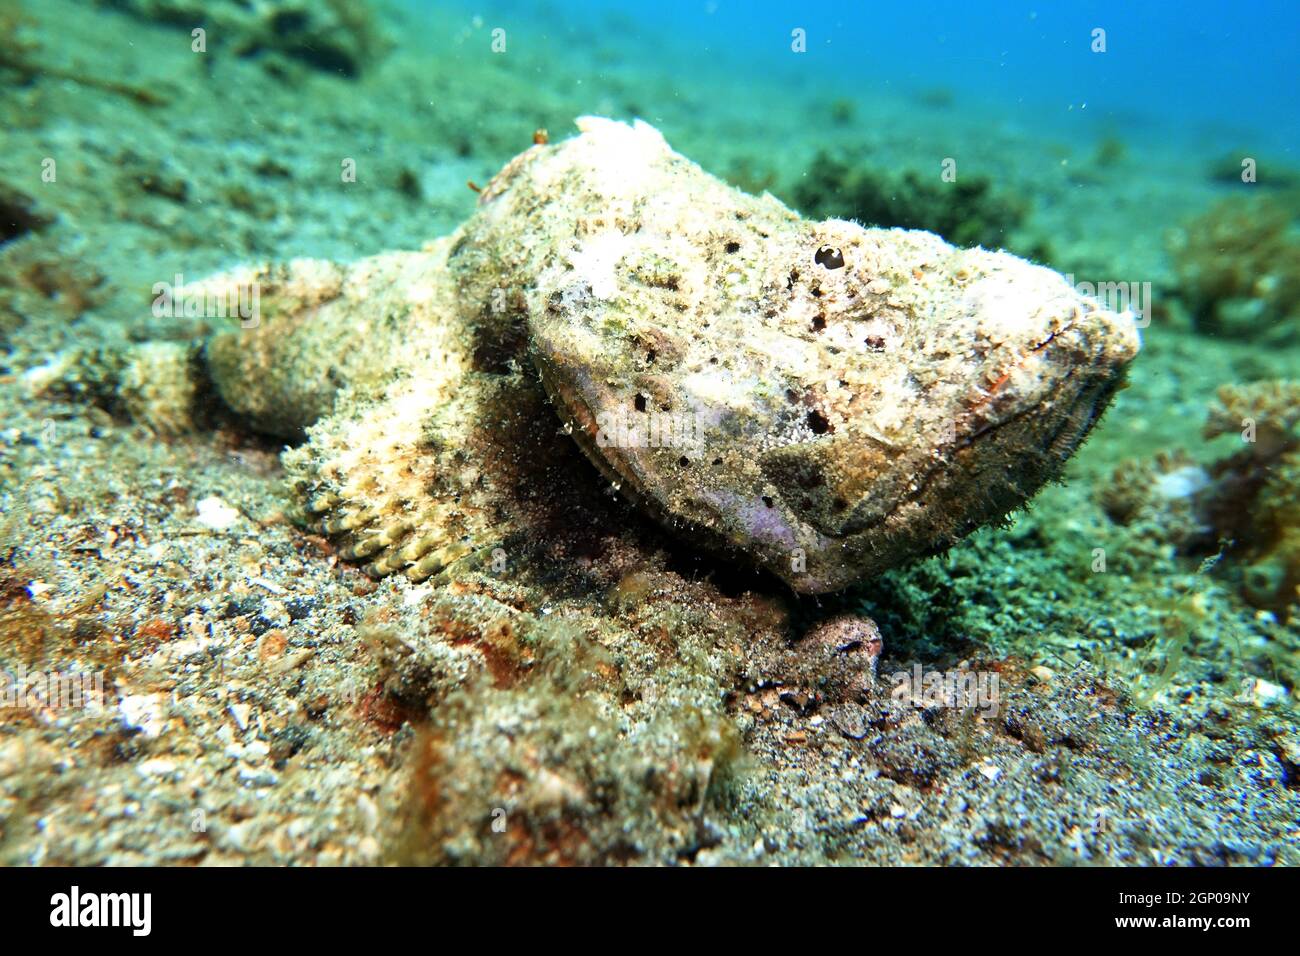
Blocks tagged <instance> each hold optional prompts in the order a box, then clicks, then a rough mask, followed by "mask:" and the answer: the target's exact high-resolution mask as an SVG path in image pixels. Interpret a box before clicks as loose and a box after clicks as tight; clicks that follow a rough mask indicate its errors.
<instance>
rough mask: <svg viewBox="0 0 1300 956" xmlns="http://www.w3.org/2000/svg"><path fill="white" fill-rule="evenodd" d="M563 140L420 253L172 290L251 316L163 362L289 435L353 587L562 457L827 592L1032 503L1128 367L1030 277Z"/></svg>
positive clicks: (629, 154) (523, 496) (422, 550)
mask: <svg viewBox="0 0 1300 956" xmlns="http://www.w3.org/2000/svg"><path fill="white" fill-rule="evenodd" d="M578 127H579V130H580V133H579V135H578V136H576V137H574V138H572V139H569V140H567V141H565V142H561V143H558V144H545V143H543V144H538V145H534V146H533V147H532V148H530V149H529V150H527V151H526V152H524V153H522V154H521V155H519V156H518V157H516V158H515V159H513V160H512V161H511V162H510V163H509V164H508V165H507V166H506V167H505V168H504V169H503V170H502V171H501V172H500V173H499V174H498V175H497V176H496V178H495V179H493V180H492V182H491V183H490V184H489V185H488V186H487V187H485V188H484V189H483V191H482V193H481V194H480V198H479V204H478V209H477V211H476V212H475V213H474V215H473V216H472V217H471V218H470V219H469V220H468V221H467V222H466V223H465V224H464V225H463V226H462V227H461V228H460V229H458V230H457V231H456V232H455V233H454V234H452V235H451V236H448V237H445V238H443V239H439V240H435V241H433V242H431V243H430V244H428V245H427V246H426V247H425V248H424V249H422V250H419V251H413V252H395V253H385V254H382V255H378V256H375V257H372V258H369V259H363V260H361V261H358V262H355V263H352V264H348V265H338V264H334V263H329V262H323V261H318V260H296V261H293V262H290V263H288V264H284V265H277V266H250V267H247V268H244V269H239V270H235V271H234V272H230V273H225V274H223V275H220V276H216V277H214V278H212V279H209V280H206V281H205V282H203V283H199V284H197V285H195V286H193V287H186V289H185V292H186V294H190V295H207V296H221V295H230V294H232V293H233V292H234V291H235V290H236V289H238V288H240V287H242V286H247V285H248V284H250V283H251V284H255V285H256V287H257V288H258V290H259V293H260V296H259V298H260V314H259V316H258V317H257V320H256V322H244V323H242V325H244V326H251V327H241V328H234V327H232V328H230V329H229V330H227V331H223V332H221V333H220V334H218V335H216V336H215V337H214V338H212V339H211V340H210V341H208V342H207V343H206V344H205V345H204V346H203V347H202V349H201V352H200V353H199V356H198V361H197V362H194V361H192V360H191V358H188V357H187V358H186V362H185V365H186V367H187V368H193V367H194V366H195V365H197V366H199V367H200V368H201V369H202V371H203V374H204V375H205V376H206V378H207V379H208V380H209V381H210V382H211V383H212V385H213V386H215V389H216V391H217V392H218V393H219V395H220V397H221V399H222V400H223V401H224V402H225V403H226V405H228V406H229V408H230V409H232V410H233V411H234V412H236V413H238V414H240V415H242V416H244V417H245V419H246V420H247V421H248V422H249V423H250V424H252V425H253V426H254V427H256V428H260V429H262V430H265V431H268V432H271V433H274V434H279V435H285V436H302V435H305V436H306V438H307V441H306V442H305V443H303V444H301V445H299V446H298V447H296V448H293V449H291V450H289V451H287V452H286V453H285V464H286V467H287V469H288V471H289V473H290V475H291V476H292V479H293V482H294V484H295V487H296V490H297V494H298V495H299V496H300V498H301V501H302V503H303V505H304V515H305V518H304V520H307V521H309V522H311V523H312V524H313V525H315V526H317V527H319V528H320V530H322V531H323V532H324V533H325V534H327V535H329V536H330V537H332V538H334V539H335V540H336V541H337V542H338V543H339V544H340V547H341V550H342V553H343V554H344V556H345V557H347V558H349V559H351V560H355V561H358V562H363V563H364V564H365V567H366V568H367V570H368V571H369V572H370V573H372V574H374V575H377V576H382V575H387V574H392V573H398V572H400V573H404V574H406V575H407V576H408V577H409V578H411V579H412V580H422V579H426V578H428V577H430V576H432V575H434V574H437V573H438V572H440V571H442V570H444V569H445V568H447V567H448V566H450V565H452V564H453V563H454V562H456V561H457V560H458V559H460V558H462V557H463V556H465V555H466V554H469V553H472V552H475V551H476V550H480V549H482V548H484V547H488V546H490V545H491V544H492V543H493V542H494V541H496V540H498V538H499V534H500V529H501V528H502V527H504V526H508V525H510V524H511V523H512V522H514V523H516V524H517V523H518V522H519V521H520V520H521V518H520V509H521V508H522V509H525V510H526V509H527V508H528V507H529V505H528V502H529V501H532V500H535V499H536V498H538V496H542V497H544V496H545V495H546V494H549V493H550V491H548V482H555V481H562V480H563V478H562V476H561V477H558V478H557V477H556V476H555V474H554V472H553V470H548V469H549V468H550V465H549V464H548V455H549V454H550V452H549V448H550V446H551V445H553V444H554V443H557V442H559V443H564V442H569V441H576V442H577V444H578V446H580V447H581V449H582V451H583V452H585V454H586V456H587V457H588V458H589V459H590V461H591V463H592V464H593V465H594V466H595V467H596V468H598V469H599V470H600V471H601V472H602V473H603V474H604V475H605V476H606V477H607V478H608V480H609V482H611V483H612V485H613V486H614V487H615V488H617V489H618V492H619V493H620V494H622V495H624V496H626V497H627V498H628V499H630V500H632V501H633V502H635V503H636V505H637V506H638V507H639V508H641V509H642V510H643V511H644V512H645V513H646V514H648V515H650V516H652V517H653V518H654V519H656V520H657V521H658V522H660V523H662V524H663V525H664V526H665V527H667V528H669V529H671V531H672V532H674V533H675V534H677V535H680V536H683V537H685V538H688V539H690V540H692V541H694V542H698V543H700V544H702V545H704V546H705V547H707V548H708V549H710V550H712V551H713V552H716V553H720V554H723V555H726V554H731V555H743V556H745V557H746V558H747V559H748V560H750V561H752V562H753V563H755V564H757V565H758V566H760V567H763V568H766V569H767V570H769V571H771V572H772V573H773V574H775V575H777V576H778V577H780V578H782V579H783V580H785V581H786V582H787V583H788V584H789V585H790V586H791V587H792V588H793V589H794V590H796V591H799V592H805V593H819V592H826V591H832V590H835V589H839V588H842V587H845V586H846V585H849V584H852V583H853V582H856V581H859V580H862V579H865V578H870V577H871V576H872V575H875V574H877V573H879V572H881V571H884V570H886V569H888V568H890V567H893V566H896V565H898V564H900V563H902V562H906V561H908V560H909V559H912V558H916V557H918V556H922V555H926V554H930V553H934V552H937V551H940V550H942V549H944V548H946V547H948V546H950V545H951V544H952V543H953V542H955V541H957V540H958V539H960V538H961V537H962V536H963V535H966V534H967V533H969V532H971V531H972V530H974V529H976V528H978V527H980V526H981V525H983V524H985V523H987V522H989V521H991V520H996V519H998V518H1000V517H1002V516H1003V515H1005V514H1006V513H1007V512H1008V511H1009V510H1011V509H1013V508H1015V507H1017V506H1018V505H1020V504H1022V503H1023V502H1025V501H1026V500H1027V499H1028V498H1030V497H1031V496H1032V495H1033V494H1034V493H1035V491H1036V490H1037V489H1038V488H1039V487H1040V486H1041V485H1042V484H1043V483H1044V482H1045V481H1047V480H1049V479H1051V478H1054V477H1056V476H1057V475H1059V473H1060V471H1061V469H1062V466H1063V464H1064V462H1065V461H1066V460H1067V459H1068V458H1069V456H1070V455H1071V454H1072V453H1073V452H1074V450H1075V449H1076V448H1077V447H1078V446H1079V443H1080V442H1081V441H1082V440H1083V438H1084V436H1085V435H1086V434H1087V433H1088V431H1089V429H1090V428H1091V427H1092V426H1093V424H1094V423H1095V422H1096V421H1097V419H1098V416H1100V415H1101V413H1102V411H1103V410H1104V409H1105V408H1106V406H1107V404H1108V402H1109V400H1110V398H1111V396H1112V395H1113V394H1114V392H1115V390H1116V389H1117V388H1118V387H1119V385H1120V384H1121V382H1122V380H1123V376H1124V371H1125V368H1126V366H1127V365H1128V363H1129V362H1130V361H1131V360H1132V359H1133V358H1134V356H1135V355H1136V354H1137V351H1138V347H1139V342H1138V335H1137V331H1136V329H1135V324H1134V322H1133V319H1132V316H1131V315H1128V314H1123V313H1115V312H1112V311H1107V310H1106V309H1104V308H1102V307H1101V306H1100V305H1099V304H1098V303H1097V302H1095V301H1093V300H1091V299H1089V298H1087V297H1084V296H1082V295H1079V294H1078V293H1076V291H1075V290H1074V289H1073V288H1072V287H1071V286H1070V285H1069V284H1068V283H1067V282H1066V281H1065V279H1064V278H1062V277H1061V276H1060V275H1058V274H1057V273H1055V272H1053V271H1051V270H1050V269H1046V268H1043V267H1041V266H1036V265H1033V264H1031V263H1028V262H1025V261H1023V260H1021V259H1018V258H1016V257H1015V256H1012V255H1009V254H1007V253H1003V252H988V251H985V250H980V249H957V248H954V247H953V246H951V245H949V244H947V243H946V242H944V241H943V240H942V239H940V238H939V237H937V236H935V235H932V234H930V233H926V232H920V231H907V230H902V229H868V228H863V227H862V226H859V225H857V224H855V223H852V222H845V221H839V220H830V221H827V222H810V221H807V220H804V219H802V218H800V217H799V216H798V215H797V214H796V213H795V212H793V211H791V210H790V209H788V208H786V207H785V206H784V205H782V204H781V203H780V202H779V201H778V200H776V199H775V198H773V197H772V196H770V195H764V196H761V197H753V196H749V195H746V194H745V193H743V192H740V191H739V190H736V189H733V188H731V187H729V186H727V185H726V184H724V183H722V182H721V181H719V180H718V179H715V178H714V177H712V176H710V175H709V174H708V173H706V172H704V171H703V170H702V169H701V168H700V167H699V166H696V165H695V164H694V163H692V162H690V161H689V160H687V159H685V158H684V157H682V156H681V155H679V154H677V153H675V152H673V150H672V149H671V148H669V146H668V144H667V143H666V142H665V141H664V139H663V137H662V136H661V135H660V134H659V132H658V131H657V130H655V129H654V128H653V127H651V126H649V125H647V124H645V123H643V122H635V123H632V124H625V123H621V122H615V121H611V120H607V119H598V118H583V119H581V120H579V121H578ZM136 361H137V360H134V359H133V360H128V361H127V363H126V364H127V366H128V368H129V367H130V366H131V365H132V363H133V362H136ZM154 364H155V366H156V365H158V364H159V363H158V362H157V361H156V360H155V362H154ZM123 377H124V378H129V377H130V376H129V375H124V376H123ZM136 377H137V378H138V376H136ZM539 381H540V385H539ZM542 389H544V394H545V395H548V396H549V397H550V399H551V402H552V403H553V404H552V406H551V407H550V408H549V410H548V409H547V407H546V405H545V403H544V401H535V400H534V399H535V398H537V397H540V396H542V394H543V392H542ZM538 416H541V417H540V418H539V417H538ZM555 416H558V420H557V418H556V417H555ZM144 417H146V419H147V418H148V416H147V415H145V416H144ZM557 425H558V426H559V427H558V428H557V427H556V426H557ZM563 433H567V434H568V435H570V436H571V438H569V437H565V435H564V434H563Z"/></svg>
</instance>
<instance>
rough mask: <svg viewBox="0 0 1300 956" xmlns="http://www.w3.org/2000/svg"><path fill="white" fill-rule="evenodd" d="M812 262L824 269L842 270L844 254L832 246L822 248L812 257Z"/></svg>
mask: <svg viewBox="0 0 1300 956" xmlns="http://www.w3.org/2000/svg"><path fill="white" fill-rule="evenodd" d="M813 261H814V262H816V263H817V264H818V265H819V266H821V267H822V268H824V269H843V268H844V254H843V253H842V252H840V250H838V249H836V248H835V247H834V246H822V247H821V248H820V249H818V250H817V254H816V255H815V256H813Z"/></svg>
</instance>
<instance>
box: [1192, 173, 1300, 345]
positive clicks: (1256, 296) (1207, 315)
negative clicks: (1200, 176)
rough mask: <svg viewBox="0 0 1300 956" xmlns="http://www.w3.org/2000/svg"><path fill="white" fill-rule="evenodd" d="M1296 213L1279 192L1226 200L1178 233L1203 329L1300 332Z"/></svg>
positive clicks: (1289, 336)
mask: <svg viewBox="0 0 1300 956" xmlns="http://www.w3.org/2000/svg"><path fill="white" fill-rule="evenodd" d="M1296 212H1297V210H1296V208H1295V206H1294V205H1291V204H1288V203H1285V202H1282V201H1279V200H1278V199H1275V198H1273V197H1254V198H1249V199H1247V198H1234V199H1225V200H1223V201H1222V202H1220V203H1218V204H1216V205H1215V206H1213V207H1212V208H1211V209H1210V210H1208V211H1207V212H1205V213H1204V214H1203V215H1201V216H1198V217H1197V218H1195V219H1193V220H1191V221H1190V222H1188V223H1187V224H1186V225H1185V226H1183V227H1182V228H1180V229H1178V230H1176V231H1175V232H1174V233H1173V234H1172V235H1171V236H1170V239H1169V253H1170V256H1171V258H1172V261H1173V266H1174V271H1175V274H1176V275H1177V277H1178V294H1179V296H1180V297H1181V298H1182V300H1183V301H1184V303H1185V304H1186V305H1187V308H1188V310H1189V311H1190V312H1191V315H1192V319H1193V321H1194V323H1195V325H1196V328H1197V329H1198V330H1199V331H1202V332H1207V333H1211V334H1214V335H1224V336H1230V337H1233V338H1247V339H1254V340H1256V341H1260V342H1268V343H1285V342H1294V341H1296V339H1297V338H1300V236H1297V234H1296V231H1295V223H1294V221H1295V218H1296Z"/></svg>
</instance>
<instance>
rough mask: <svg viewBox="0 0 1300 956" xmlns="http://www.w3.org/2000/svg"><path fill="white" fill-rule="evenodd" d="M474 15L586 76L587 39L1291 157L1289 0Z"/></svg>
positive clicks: (691, 1) (1057, 126)
mask: <svg viewBox="0 0 1300 956" xmlns="http://www.w3.org/2000/svg"><path fill="white" fill-rule="evenodd" d="M408 2H410V3H412V5H413V6H414V7H415V8H417V9H419V8H423V9H425V10H433V11H435V12H440V11H445V9H446V8H445V7H444V6H443V5H434V6H433V7H429V6H428V5H425V4H422V3H420V0H408ZM472 12H474V13H478V14H479V15H481V16H482V17H483V18H484V21H485V23H486V22H487V21H491V23H488V25H489V26H491V25H494V24H496V23H497V22H498V21H499V22H500V23H501V24H502V25H504V26H508V27H510V28H511V30H512V32H513V31H514V30H516V29H517V31H518V33H517V39H518V40H519V42H520V43H522V44H533V43H536V44H538V45H539V46H545V47H547V48H548V50H549V53H550V55H552V56H557V57H564V58H567V59H569V60H570V61H571V63H572V64H573V65H575V66H579V67H581V66H583V65H587V64H589V68H590V70H591V73H592V75H593V79H595V80H597V81H598V80H599V78H600V77H601V75H602V72H603V68H604V64H602V63H601V61H600V59H599V58H593V57H592V54H593V52H594V51H593V50H592V48H591V44H590V43H589V42H588V41H592V40H594V41H595V42H596V43H597V44H598V45H599V47H600V48H601V49H602V50H603V51H605V52H606V54H607V55H609V56H610V57H611V58H612V59H614V60H615V61H617V64H618V65H619V66H621V67H626V66H631V67H634V68H637V67H639V68H640V69H642V70H644V71H645V72H646V73H647V74H660V73H664V72H670V73H671V74H672V76H673V80H674V83H675V84H676V85H677V86H678V87H679V88H680V89H682V90H692V89H694V88H696V87H697V84H699V83H701V82H704V83H707V82H711V80H712V77H713V76H714V74H715V73H717V72H719V68H721V70H722V71H725V72H726V73H728V74H729V75H730V77H731V79H732V80H734V81H735V82H736V83H737V84H738V85H748V86H749V90H750V96H751V99H752V106H753V108H754V109H756V110H763V109H766V108H770V107H771V106H773V105H774V103H773V100H774V99H776V100H779V98H780V95H781V94H780V92H779V87H780V86H781V85H782V84H791V85H794V86H796V87H807V86H816V87H820V88H821V90H822V91H823V92H824V93H825V94H826V95H828V96H850V97H864V98H868V99H869V98H870V97H871V95H872V93H873V92H879V91H888V90H902V91H908V90H930V89H934V88H949V89H952V90H960V91H961V93H962V95H963V97H967V98H969V101H970V102H972V103H974V104H977V105H978V106H979V107H980V108H981V109H982V110H984V111H987V112H988V113H990V114H991V115H994V116H997V117H1001V118H1013V119H1017V120H1019V121H1022V122H1027V123H1028V122H1033V123H1036V124H1040V125H1046V127H1048V128H1050V129H1052V130H1054V131H1057V132H1059V133H1064V134H1068V133H1070V132H1071V131H1073V132H1075V133H1077V134H1080V135H1091V133H1092V132H1093V131H1094V130H1095V129H1097V128H1098V127H1104V128H1114V129H1117V130H1118V129H1122V130H1123V131H1124V134H1125V135H1128V136H1133V137H1144V136H1160V137H1165V138H1168V137H1174V138H1177V139H1183V140H1186V141H1187V142H1189V143H1193V144H1194V143H1196V142H1197V141H1202V140H1204V138H1206V137H1226V136H1231V135H1236V136H1248V137H1253V138H1255V139H1257V140H1259V141H1261V142H1264V143H1267V144H1268V145H1269V146H1270V147H1271V148H1275V149H1281V150H1285V151H1288V152H1290V153H1291V155H1292V156H1294V155H1295V149H1296V146H1297V142H1298V141H1300V80H1297V71H1296V65H1297V59H1298V58H1300V8H1298V7H1297V6H1296V4H1295V3H1292V2H1289V0H1247V2H1242V3H1231V4H1229V3H1222V2H1213V0H1195V2H1185V3H1171V2H1161V0H1138V2H1081V3H1052V2H1038V3H1023V2H1004V0H997V2H992V0H990V2H977V3H971V2H963V0H938V2H936V0H923V2H916V3H881V2H851V3H838V4H817V5H808V4H796V3H780V2H770V0H760V2H735V0H665V2H661V3H655V4H653V5H649V4H647V5H637V4H610V3H600V2H591V3H565V4H549V5H548V4H532V3H497V4H493V5H490V6H485V7H474V8H473V11H472ZM611 14H615V15H614V16H611ZM795 30H803V31H804V39H805V44H804V50H805V52H804V53H802V54H796V53H795V52H794V51H793V49H792V46H793V45H795V43H796V39H795V38H794V37H793V31H795ZM1096 30H1102V31H1104V36H1103V35H1101V34H1095V33H1094V31H1096ZM811 133H812V130H810V134H811Z"/></svg>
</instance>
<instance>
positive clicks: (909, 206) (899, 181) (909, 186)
mask: <svg viewBox="0 0 1300 956" xmlns="http://www.w3.org/2000/svg"><path fill="white" fill-rule="evenodd" d="M790 198H791V200H792V201H793V202H794V205H795V206H796V207H797V208H798V209H799V210H800V211H801V212H802V213H803V214H804V215H806V216H810V217H812V218H816V219H827V218H836V219H853V220H856V221H858V222H861V223H863V224H864V225H868V226H884V227H891V226H901V227H903V228H905V229H925V230H928V231H930V232H934V233H938V234H939V235H940V236H943V238H944V239H947V240H948V241H949V242H951V243H953V244H954V245H958V246H983V247H984V248H986V249H1002V248H1011V249H1015V247H1016V243H1015V241H1014V238H1013V236H1012V233H1013V232H1014V231H1015V230H1016V229H1017V228H1019V226H1020V225H1021V223H1022V222H1023V221H1024V218H1025V215H1026V213H1027V211H1028V210H1027V205H1026V204H1025V203H1024V202H1023V201H1022V200H1020V199H1019V198H1018V197H1014V196H1009V195H1007V194H1005V193H1003V192H1001V191H999V190H997V189H995V188H994V186H993V183H992V181H991V180H990V179H988V178H987V177H985V176H967V175H960V176H958V177H957V178H956V179H955V180H954V181H952V182H944V181H943V180H942V179H941V178H940V176H939V172H938V170H936V171H935V172H934V174H933V175H929V174H923V173H921V172H919V171H917V170H915V169H908V170H904V171H902V172H901V173H894V172H887V171H884V170H881V169H876V168H872V167H867V166H860V165H855V164H854V163H852V162H850V161H848V160H847V159H845V158H843V157H840V156H833V155H830V154H828V153H825V152H823V153H819V154H818V156H817V158H816V159H815V161H814V162H813V164H812V166H811V167H810V168H809V169H808V171H807V173H806V174H805V176H804V178H803V179H802V180H801V181H800V183H799V185H798V186H796V187H795V188H794V189H793V191H792V192H791V195H790ZM1017 251H1021V252H1022V253H1024V254H1032V251H1031V250H1023V249H1022V250H1017Z"/></svg>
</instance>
